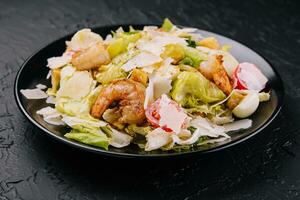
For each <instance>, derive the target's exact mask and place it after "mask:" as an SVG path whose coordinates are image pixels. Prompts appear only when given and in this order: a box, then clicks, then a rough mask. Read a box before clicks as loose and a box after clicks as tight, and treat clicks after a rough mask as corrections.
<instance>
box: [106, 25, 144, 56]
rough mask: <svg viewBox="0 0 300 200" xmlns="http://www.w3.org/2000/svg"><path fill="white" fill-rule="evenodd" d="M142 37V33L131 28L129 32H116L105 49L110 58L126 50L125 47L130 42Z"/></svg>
mask: <svg viewBox="0 0 300 200" xmlns="http://www.w3.org/2000/svg"><path fill="white" fill-rule="evenodd" d="M141 37H142V33H141V32H138V31H135V30H134V31H133V30H131V31H130V32H128V33H127V32H122V33H116V34H115V37H114V40H113V41H112V42H111V43H110V44H109V45H108V46H107V51H108V52H109V55H110V57H111V58H114V57H116V56H117V55H120V54H121V53H123V52H125V51H127V47H128V45H129V44H130V43H133V42H136V41H137V40H138V39H140V38H141Z"/></svg>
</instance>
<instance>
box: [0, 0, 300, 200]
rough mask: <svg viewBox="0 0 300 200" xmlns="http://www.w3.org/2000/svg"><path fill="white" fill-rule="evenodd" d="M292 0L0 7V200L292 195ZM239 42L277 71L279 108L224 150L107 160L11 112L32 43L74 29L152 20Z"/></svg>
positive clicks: (295, 101) (297, 183) (299, 85)
mask: <svg viewBox="0 0 300 200" xmlns="http://www.w3.org/2000/svg"><path fill="white" fill-rule="evenodd" d="M299 10H300V5H299V3H298V2H297V1H294V2H292V1H286V0H281V1H280V0H276V1H256V2H254V1H251V2H250V1H247V2H243V3H241V2H240V1H218V2H217V1H214V2H212V1H190V0H184V1H159V0H156V1H112V0H111V1H93V2H92V1H76V2H75V1H50V0H49V1H38V0H35V1H26V2H25V1H24V2H23V1H14V0H2V1H0V98H1V99H0V199H26V200H27V199H51V200H52V199H64V200H73V199H80V200H82V199H83V200H87V199H200V198H201V199H227V200H231V199H232V200H233V199H243V200H253V199H270V200H276V199H300V194H299V193H300V170H299V168H300V157H299V156H300V145H299V142H300V139H299V136H298V134H299V132H300V131H299V129H300V123H299V122H300V121H299V119H300V105H299V100H300V67H299V64H300V58H299V55H300V48H299V44H300V28H299V27H300V14H299V13H300V11H299ZM164 17H169V18H170V19H172V20H173V21H174V22H175V23H176V24H183V25H187V26H194V27H199V28H201V29H206V30H209V31H213V32H217V33H220V34H223V35H225V36H228V37H230V38H233V39H235V40H238V41H240V42H242V43H244V44H246V45H248V46H249V47H251V48H253V49H254V50H256V51H257V52H258V53H261V54H262V55H263V56H264V57H266V58H267V59H268V60H269V61H270V62H271V63H272V64H273V65H274V67H275V68H276V69H277V70H278V71H279V73H280V74H281V76H282V78H283V80H284V83H285V89H286V97H285V106H284V107H283V109H282V111H281V112H280V114H279V116H278V117H277V119H276V120H275V121H274V122H273V123H272V124H271V125H270V126H269V127H268V128H267V129H266V130H265V131H264V132H262V133H260V134H259V135H257V136H256V137H254V138H252V139H250V140H248V141H246V142H243V143H242V144H239V145H237V146H235V147H232V148H230V149H229V150H226V151H223V152H218V153H213V154H210V155H207V156H204V157H201V158H187V159H180V160H178V159H176V160H167V161H164V160H152V161H141V160H125V159H110V158H105V157H101V156H99V155H94V154H89V153H86V152H81V151H79V150H76V149H73V148H70V147H68V146H65V145H63V144H61V143H59V142H57V141H54V140H52V139H51V138H49V137H47V136H45V134H44V133H43V132H41V131H40V130H38V129H37V128H36V127H34V126H33V125H31V124H30V123H29V122H28V121H27V120H26V119H25V117H24V116H23V115H22V114H21V112H20V111H19V110H18V108H17V106H16V104H15V102H14V97H13V82H14V78H15V75H16V72H17V70H18V68H19V67H20V65H21V64H22V63H23V62H24V60H25V59H26V58H27V57H28V56H30V55H31V54H32V53H33V52H34V51H36V50H37V49H38V48H39V47H41V46H43V45H46V44H47V43H49V42H51V41H53V40H55V39H57V38H59V37H61V36H64V35H65V34H67V33H70V32H73V31H76V30H78V29H79V28H82V27H89V26H101V25H108V24H120V23H127V24H128V23H160V22H161V21H162V19H163V18H164Z"/></svg>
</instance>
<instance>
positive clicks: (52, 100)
mask: <svg viewBox="0 0 300 200" xmlns="http://www.w3.org/2000/svg"><path fill="white" fill-rule="evenodd" d="M46 103H48V104H55V97H54V96H49V97H48V98H47V99H46Z"/></svg>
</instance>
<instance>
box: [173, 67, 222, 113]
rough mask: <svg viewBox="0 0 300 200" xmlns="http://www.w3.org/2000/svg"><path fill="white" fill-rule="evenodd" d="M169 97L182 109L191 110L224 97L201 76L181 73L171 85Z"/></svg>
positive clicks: (192, 73)
mask: <svg viewBox="0 0 300 200" xmlns="http://www.w3.org/2000/svg"><path fill="white" fill-rule="evenodd" d="M171 97H172V98H173V99H174V100H175V101H176V102H177V103H179V104H180V105H182V106H183V107H188V108H193V107H197V106H199V105H203V104H207V103H213V102H217V101H221V100H223V99H225V98H226V95H225V94H224V93H223V92H222V91H221V90H220V89H219V88H218V87H217V86H216V85H214V84H213V83H211V82H210V81H209V80H207V79H206V78H205V77H204V76H203V75H202V74H200V73H195V72H181V73H180V74H179V75H178V76H177V79H176V80H175V82H174V84H173V88H172V91H171Z"/></svg>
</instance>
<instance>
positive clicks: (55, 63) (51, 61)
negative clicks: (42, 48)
mask: <svg viewBox="0 0 300 200" xmlns="http://www.w3.org/2000/svg"><path fill="white" fill-rule="evenodd" d="M70 61H71V58H70V56H60V57H52V58H48V59H47V62H48V64H47V67H49V68H50V69H57V68H60V67H63V66H65V65H67V64H68V63H69V62H70Z"/></svg>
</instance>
